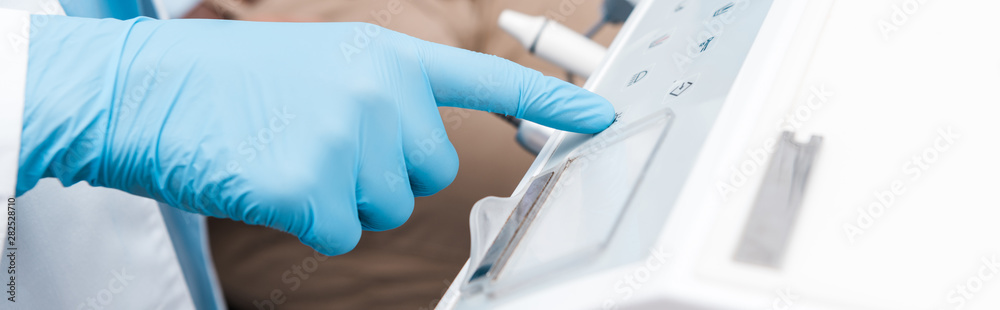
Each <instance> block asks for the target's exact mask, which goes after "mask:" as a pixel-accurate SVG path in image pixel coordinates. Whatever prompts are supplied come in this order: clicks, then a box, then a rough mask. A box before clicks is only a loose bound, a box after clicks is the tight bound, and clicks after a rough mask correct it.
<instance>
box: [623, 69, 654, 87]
mask: <svg viewBox="0 0 1000 310" xmlns="http://www.w3.org/2000/svg"><path fill="white" fill-rule="evenodd" d="M646 74H649V70H642V71H639V73H636V74H633V75H632V78H630V79H629V80H628V84H627V85H625V86H626V87H628V86H632V84H635V83H639V81H640V80H642V78H644V77H646Z"/></svg>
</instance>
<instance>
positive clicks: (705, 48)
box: [698, 37, 715, 53]
mask: <svg viewBox="0 0 1000 310" xmlns="http://www.w3.org/2000/svg"><path fill="white" fill-rule="evenodd" d="M714 39H715V37H711V38H708V40H705V42H701V44H698V47H700V48H701V50H699V51H698V52H699V53H701V52H704V51H705V50H707V49H708V44H710V43H712V40H714Z"/></svg>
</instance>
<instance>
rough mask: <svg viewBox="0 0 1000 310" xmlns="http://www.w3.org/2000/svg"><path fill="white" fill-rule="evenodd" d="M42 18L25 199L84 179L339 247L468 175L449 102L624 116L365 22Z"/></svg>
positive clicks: (576, 115) (33, 62)
mask: <svg viewBox="0 0 1000 310" xmlns="http://www.w3.org/2000/svg"><path fill="white" fill-rule="evenodd" d="M32 25H33V26H32V29H31V43H30V44H31V45H30V48H29V49H30V56H29V64H28V84H27V93H26V94H27V95H26V102H25V112H24V116H25V121H24V132H23V134H22V143H21V145H22V148H21V157H20V158H21V160H20V171H19V173H18V182H17V191H18V193H23V192H25V191H27V190H29V189H31V188H32V187H33V186H34V185H35V184H36V183H37V181H38V180H39V178H42V177H56V178H59V180H60V181H62V183H63V184H64V185H67V186H68V185H70V184H73V183H76V182H80V181H87V182H89V183H90V184H92V185H95V186H104V187H110V188H116V189H120V190H123V191H126V192H129V193H132V194H137V195H141V196H146V197H151V198H154V199H157V200H160V201H163V202H165V203H167V204H169V205H171V206H175V207H178V208H182V209H184V210H188V211H191V212H197V213H201V214H205V215H210V216H216V217H225V218H231V219H234V220H239V221H244V222H247V223H250V224H257V225H266V226H270V227H273V228H277V229H280V230H283V231H286V232H289V233H292V234H294V235H296V236H298V237H299V239H300V240H301V241H302V242H304V243H305V244H307V245H310V246H312V247H313V248H315V249H316V250H318V251H320V252H322V253H324V254H327V255H336V254H341V253H345V252H347V251H350V250H351V249H352V248H353V247H354V246H355V245H356V244H357V242H358V240H359V238H360V236H361V231H362V229H368V230H384V229H390V228H394V227H397V226H399V225H401V224H402V223H403V222H404V221H406V219H407V218H408V217H409V215H410V213H411V211H412V209H413V197H414V196H422V195H430V194H433V193H435V192H437V191H439V190H441V189H443V188H444V187H445V186H447V185H448V184H449V183H451V181H452V180H453V179H454V178H455V174H456V173H457V171H458V157H457V155H456V153H455V149H454V147H453V146H452V145H451V143H450V142H449V141H448V138H447V136H446V133H445V129H444V126H443V125H442V120H441V117H440V115H439V113H438V109H437V107H439V106H453V107H462V108H470V109H477V110H484V111H490V112H497V113H503V114H509V115H514V116H517V117H519V118H523V119H527V120H531V121H534V122H537V123H540V124H543V125H547V126H550V127H554V128H557V129H561V130H568V131H575V132H581V133H595V132H599V131H601V130H603V129H604V128H606V127H607V126H608V125H610V124H611V123H612V121H613V119H614V108H613V107H612V105H611V104H610V103H609V102H608V101H607V100H605V99H603V98H601V97H600V96H597V95H595V94H593V93H590V92H588V91H586V90H583V89H580V88H578V87H576V86H573V85H571V84H568V83H565V82H563V81H560V80H558V79H555V78H552V77H545V76H542V75H541V74H540V73H538V72H536V71H533V70H530V69H526V68H524V67H521V66H519V65H517V64H514V63H512V62H509V61H507V60H503V59H501V58H498V57H495V56H489V55H483V54H478V53H474V52H469V51H465V50H461V49H457V48H452V47H448V46H443V45H439V44H434V43H429V42H425V41H421V40H418V39H415V38H412V37H409V36H406V35H403V34H399V33H396V32H392V31H389V30H386V29H382V28H379V27H377V26H374V25H369V24H359V23H315V24H302V23H294V24H293V23H254V22H236V21H210V20H172V21H158V20H152V19H145V18H139V19H134V20H129V21H118V20H95V19H86V18H73V17H43V16H34V17H33V23H32ZM486 177H488V176H486ZM67 207H72V206H67Z"/></svg>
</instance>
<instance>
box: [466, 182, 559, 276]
mask: <svg viewBox="0 0 1000 310" xmlns="http://www.w3.org/2000/svg"><path fill="white" fill-rule="evenodd" d="M568 164H569V163H567V164H565V165H563V166H561V167H559V168H557V169H555V170H553V171H549V172H547V173H544V174H542V175H540V176H538V177H536V178H535V179H534V180H532V181H531V184H530V185H528V189H527V190H526V191H525V193H524V196H523V197H522V198H521V200H520V201H519V202H518V203H517V206H516V207H514V210H513V211H512V212H511V214H510V216H509V217H508V218H507V221H506V222H505V223H504V225H503V227H501V228H500V232H499V233H497V237H496V239H494V240H493V243H492V244H491V245H490V247H489V249H487V250H486V254H485V255H483V259H482V260H481V261H480V262H479V264H478V265H477V266H476V268H475V269H474V271H473V272H472V276H471V277H469V281H468V283H467V284H466V285H465V287H463V290H464V291H466V292H468V293H476V292H479V291H482V289H483V285H484V284H485V283H486V282H489V281H492V280H495V279H496V277H497V275H498V274H500V271H502V269H503V266H504V265H505V264H506V263H507V259H509V258H510V256H511V254H512V253H513V251H514V248H515V247H516V246H517V244H518V243H519V242H520V241H521V238H522V237H524V233H525V232H526V231H527V230H528V227H530V226H531V222H532V221H533V220H534V219H535V215H537V214H538V210H539V209H541V205H542V204H543V202H544V201H545V198H546V197H547V196H548V193H549V191H550V190H551V189H552V185H554V184H555V183H556V182H555V181H556V179H558V175H559V173H560V172H562V170H564V169H565V167H566V165H568Z"/></svg>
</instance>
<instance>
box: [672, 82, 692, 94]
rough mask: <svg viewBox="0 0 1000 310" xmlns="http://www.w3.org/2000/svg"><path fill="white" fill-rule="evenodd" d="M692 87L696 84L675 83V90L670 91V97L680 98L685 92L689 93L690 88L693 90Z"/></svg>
mask: <svg viewBox="0 0 1000 310" xmlns="http://www.w3.org/2000/svg"><path fill="white" fill-rule="evenodd" d="M691 85H694V82H691V81H684V82H679V83H676V82H675V83H674V88H673V89H671V90H670V95H672V96H674V97H677V96H680V95H681V94H683V93H684V92H685V91H687V90H688V89H689V88H691Z"/></svg>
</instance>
